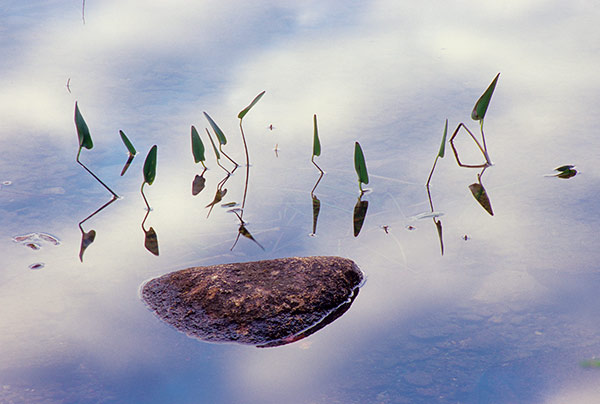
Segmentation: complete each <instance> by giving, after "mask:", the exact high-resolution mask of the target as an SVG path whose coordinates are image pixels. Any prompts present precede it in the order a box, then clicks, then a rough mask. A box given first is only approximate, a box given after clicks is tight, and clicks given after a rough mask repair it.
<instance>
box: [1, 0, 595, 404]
mask: <svg viewBox="0 0 600 404" xmlns="http://www.w3.org/2000/svg"><path fill="white" fill-rule="evenodd" d="M197 3H198V4H197V5H190V4H189V2H185V1H170V2H154V3H153V4H148V3H147V2H139V1H133V0H132V1H102V2H94V1H88V2H87V4H86V9H85V24H83V21H82V15H81V11H82V10H81V4H77V2H73V1H70V2H67V1H45V2H38V1H30V2H27V5H24V3H23V2H17V1H4V2H3V3H2V4H1V5H0V50H1V54H2V55H3V57H2V58H0V73H1V74H0V88H1V91H0V116H1V119H0V151H1V153H2V158H1V159H0V184H1V186H0V254H1V256H2V257H3V258H2V266H1V269H0V308H1V309H0V329H1V330H2V331H1V332H0V357H1V358H2V361H0V402H3V403H5V402H6V403H13V402H14V403H198V402H203V403H204V402H206V403H298V404H300V403H306V404H308V403H311V404H313V403H314V404H317V403H318V404H321V403H323V404H324V403H385V404H387V403H432V402H440V403H518V402H523V403H563V402H569V403H594V402H597V400H598V397H600V387H599V386H600V369H597V368H594V367H591V368H590V367H586V366H582V362H583V361H586V360H591V359H594V358H596V357H598V356H600V326H599V325H598V321H597V319H598V316H599V315H600V297H599V295H598V293H597V291H598V288H599V287H600V271H599V269H600V267H599V264H598V261H599V258H600V252H599V251H600V249H599V248H598V241H597V228H598V225H599V224H600V223H599V217H600V215H599V214H600V207H599V205H598V203H597V201H598V196H599V194H600V191H599V189H600V174H599V171H598V169H597V157H598V156H599V155H600V140H598V139H600V138H599V137H598V136H597V130H598V129H597V128H598V127H599V124H600V122H598V121H599V119H598V113H597V101H598V100H597V99H598V95H597V94H600V92H598V89H599V88H600V79H599V78H598V75H597V66H598V65H599V63H600V56H599V55H600V52H599V48H598V43H600V31H598V28H597V21H598V20H599V19H600V11H598V8H597V7H595V5H594V4H592V3H589V4H588V3H585V2H560V1H552V2H547V1H545V2H542V1H535V0H531V1H518V2H517V1H503V2H491V3H490V2H488V3H490V4H482V2H474V1H464V2H460V3H459V4H454V5H450V4H449V2H441V1H438V2H436V1H431V2H425V3H422V4H421V3H420V4H419V5H418V6H417V5H416V3H411V2H397V1H369V2H361V3H356V4H354V3H352V2H322V1H319V2H317V1H310V2H300V3H299V4H295V5H291V4H289V5H281V4H280V2H275V1H255V2H252V3H251V4H244V5H243V6H241V5H240V4H238V3H234V2H225V3H224V2H216V1H214V2H213V1H204V2H197ZM498 72H500V73H501V74H500V78H499V81H498V85H497V87H496V91H495V93H494V96H493V98H492V101H491V104H490V107H489V109H488V112H487V115H486V119H485V131H486V140H487V146H488V149H489V153H490V157H491V159H492V160H493V162H494V164H495V165H494V166H493V167H491V168H489V169H488V170H487V171H486V173H485V176H484V179H483V184H484V185H485V188H486V190H487V193H488V195H489V197H490V200H491V203H492V206H493V209H494V216H490V215H489V214H488V213H486V212H485V211H484V210H483V209H482V207H481V206H479V205H478V203H477V202H476V201H475V199H474V198H473V196H472V195H471V192H470V191H469V189H468V185H470V184H472V183H474V182H476V174H477V172H478V170H474V169H468V168H460V167H458V166H457V164H456V161H455V160H454V156H453V155H452V152H451V150H450V148H449V147H448V148H447V150H446V157H445V158H444V159H441V160H439V161H438V164H437V168H436V171H435V173H434V175H433V179H432V186H431V196H432V201H433V203H434V205H435V210H436V211H438V212H442V213H443V214H444V215H443V216H440V217H438V218H437V220H441V222H442V227H443V241H444V255H443V256H442V255H441V254H440V242H439V239H438V232H437V229H436V225H435V224H434V222H433V220H432V219H431V218H425V219H418V218H415V216H417V215H419V214H422V213H427V212H430V211H431V209H430V205H429V201H428V198H427V191H426V188H425V187H424V184H425V181H426V179H427V176H428V175H429V170H430V169H431V165H432V164H433V159H434V157H435V153H436V152H437V150H438V147H439V142H440V138H441V135H442V131H443V126H444V121H445V119H448V120H449V129H450V132H452V131H454V128H456V126H457V125H458V123H459V122H465V123H466V124H467V125H468V126H469V128H470V129H471V130H472V131H473V132H474V133H477V132H476V131H477V130H478V124H477V123H476V122H474V121H472V120H471V119H470V114H471V109H472V108H473V104H474V103H475V101H476V100H477V98H478V97H479V96H480V95H481V93H482V92H483V91H484V90H485V88H486V87H487V86H488V84H489V83H490V82H491V80H492V79H493V77H494V76H495V75H496V74H497V73H498ZM67 84H68V87H67ZM262 90H266V94H265V96H264V97H263V98H262V100H261V101H260V103H259V104H257V105H256V106H255V107H254V109H253V110H252V111H251V112H250V113H249V114H248V115H247V117H246V118H245V119H244V128H245V132H246V135H247V138H248V143H249V149H250V159H251V170H250V182H249V189H248V198H247V201H246V209H245V214H244V219H245V220H246V221H247V222H248V225H247V227H248V229H249V230H250V231H251V232H252V234H253V235H254V237H255V238H256V239H257V240H258V241H259V242H260V243H261V244H262V245H263V246H264V247H265V251H263V250H261V249H260V248H259V247H257V246H256V245H255V244H254V243H252V242H251V241H250V240H247V239H242V240H240V241H239V243H238V245H237V246H236V248H235V249H234V250H233V251H230V247H231V245H232V244H233V242H234V240H235V236H236V232H237V219H236V217H235V216H234V215H233V214H232V213H228V212H227V209H226V208H223V207H221V206H218V205H217V206H216V207H215V208H214V209H213V211H212V213H211V216H210V218H208V219H207V218H206V215H207V213H208V212H207V211H208V210H207V209H206V208H205V206H206V205H207V204H209V203H210V202H211V201H212V199H213V197H214V194H215V190H216V186H217V183H218V182H219V181H220V180H221V179H222V178H223V174H224V172H223V171H222V170H221V169H220V168H219V167H218V166H216V164H215V161H214V156H213V155H212V152H210V150H208V151H207V165H208V167H209V170H208V171H207V172H206V174H205V177H206V189H204V190H203V191H202V192H201V193H200V194H199V195H197V196H195V197H194V196H192V194H191V184H192V180H193V179H194V176H195V175H196V174H200V173H201V172H202V169H201V166H200V165H199V164H198V165H196V164H194V161H193V158H192V154H191V150H190V125H192V124H193V125H196V126H197V127H198V128H199V129H200V131H201V136H204V135H205V133H204V131H203V128H204V127H205V126H207V122H206V121H205V119H204V117H203V115H202V111H207V112H209V113H210V114H211V116H212V117H213V118H214V119H215V120H216V121H217V122H218V123H219V125H220V126H221V128H222V129H223V130H224V131H225V133H226V134H227V136H228V140H229V142H228V144H227V145H226V146H225V150H226V151H227V152H228V153H229V154H230V155H231V156H232V157H233V158H234V159H236V160H237V161H239V162H243V161H244V152H243V148H242V143H241V137H240V134H239V128H238V126H237V125H238V120H237V118H236V116H237V113H238V112H239V111H240V110H241V109H242V108H244V107H245V106H246V105H247V104H248V103H249V102H250V101H251V100H252V98H253V97H254V96H255V95H256V94H258V93H259V92H260V91H262ZM75 101H78V104H79V107H80V109H81V111H82V113H83V115H84V117H85V119H86V121H87V123H88V125H89V127H90V130H91V133H92V138H93V139H94V144H95V145H94V148H93V149H92V150H83V151H82V154H81V160H82V161H83V162H84V164H86V165H87V166H88V167H89V168H90V169H92V170H93V171H94V172H95V173H96V174H97V175H98V176H99V177H100V178H101V179H102V180H103V181H104V182H106V183H107V184H108V185H109V186H110V187H111V188H113V189H114V190H115V192H116V193H118V194H119V195H120V196H122V198H121V199H119V200H117V201H115V202H114V203H112V204H110V205H109V206H107V207H106V208H105V209H104V210H102V211H101V212H99V213H98V214H96V215H95V216H93V217H92V218H91V219H89V220H87V221H86V222H85V223H83V224H82V228H83V231H85V232H88V231H90V230H92V229H93V230H95V231H96V234H97V235H96V238H95V241H94V242H93V243H92V244H91V245H90V246H89V247H88V248H87V250H86V251H85V253H84V256H83V262H80V260H79V257H78V255H79V247H80V242H81V232H80V229H79V227H78V223H79V222H80V221H82V220H83V219H85V218H86V217H87V216H88V215H90V214H91V213H93V212H94V211H95V210H97V209H98V208H100V207H101V206H102V205H103V204H105V203H106V202H108V201H109V200H110V194H109V193H108V192H107V191H106V190H105V189H104V188H103V187H102V186H101V185H100V184H98V183H97V182H95V181H94V179H93V178H92V177H91V176H90V175H88V174H87V173H86V172H85V171H84V170H83V169H82V168H81V167H80V166H79V165H77V164H76V162H75V156H76V154H77V146H78V145H77V134H76V131H75V126H74V123H73V109H74V103H75ZM315 113H316V114H317V115H318V117H319V132H320V137H321V145H322V150H323V151H322V154H321V156H319V157H317V158H316V161H317V162H318V164H319V165H320V166H321V167H322V168H323V169H324V170H325V171H326V173H327V174H326V175H325V177H324V178H323V180H322V181H321V183H320V184H319V186H318V187H317V189H316V191H315V195H316V196H317V197H318V198H319V199H320V201H321V210H320V214H319V220H318V225H317V233H316V237H310V236H309V234H310V233H311V231H312V221H313V214H312V202H311V201H312V199H311V195H310V191H311V189H312V187H313V185H314V183H315V181H316V180H317V178H318V171H317V170H316V168H315V167H314V166H312V165H311V163H310V157H311V155H310V153H311V150H312V116H313V114H315ZM270 125H273V129H270V128H269V127H270ZM119 130H123V131H124V132H125V133H126V134H127V136H128V137H129V138H130V139H131V141H132V142H133V144H134V145H135V147H136V148H137V150H138V152H139V154H138V155H137V156H136V157H135V159H134V160H133V163H132V165H131V167H130V168H129V171H128V172H127V173H126V174H125V176H123V177H120V176H119V174H120V172H121V168H122V167H123V165H124V163H125V161H126V160H127V152H126V149H125V147H124V145H123V144H122V142H121V140H120V138H119V135H118V131H119ZM203 139H204V141H205V144H206V145H207V146H208V140H207V139H206V137H204V138H203ZM355 141H359V142H360V143H361V145H362V148H363V151H364V154H365V156H366V160H367V166H368V169H369V174H370V177H371V181H370V183H369V185H368V188H369V189H370V192H368V193H367V194H366V195H364V196H363V199H364V200H368V201H369V209H368V213H367V216H366V219H365V223H364V226H363V228H362V231H361V233H360V235H359V236H358V237H356V238H355V237H353V234H352V214H353V209H354V205H355V204H356V202H357V198H358V185H357V182H356V174H355V172H354V168H353V149H354V142H355ZM153 144H157V145H158V169H157V176H156V181H155V183H154V184H153V185H152V186H150V187H148V186H146V196H147V197H148V200H149V203H150V205H151V206H152V208H153V210H152V211H151V212H150V214H149V216H148V218H147V220H146V222H145V226H146V228H148V227H149V226H152V228H153V229H154V230H155V231H156V233H157V236H158V243H159V249H160V255H159V256H158V257H156V256H154V255H152V254H151V253H150V252H148V251H147V250H146V249H145V248H144V232H143V230H142V228H141V224H142V221H143V219H144V216H145V214H146V211H145V206H144V202H143V200H142V197H141V196H140V193H139V188H140V185H141V184H142V181H143V175H142V166H143V161H144V158H145V155H146V153H147V152H148V150H149V149H150V147H151V146H152V145H153ZM457 145H458V147H459V148H460V151H461V158H462V156H463V153H464V156H465V159H466V158H468V157H467V156H470V157H473V159H480V158H481V156H480V155H479V156H478V155H477V153H475V152H474V151H473V150H474V144H473V143H470V142H468V140H467V138H466V137H464V133H462V134H461V139H457ZM275 148H276V149H277V153H276V152H275V151H274V149H275ZM471 149H473V150H471ZM223 164H224V165H225V164H227V163H226V162H225V161H224V160H223ZM563 164H574V165H576V167H577V170H578V175H576V176H575V177H573V178H571V179H568V180H564V179H558V178H553V177H546V176H545V175H546V174H551V173H552V172H553V169H554V168H555V167H557V166H560V165H563ZM228 167H229V165H228ZM225 188H227V189H228V193H227V195H226V196H225V198H224V200H223V202H232V201H235V202H238V203H239V202H241V198H242V194H243V188H244V167H241V168H239V169H238V170H237V171H236V172H235V173H234V175H233V176H232V177H231V178H230V179H229V180H228V182H227V183H226V185H225ZM385 226H387V227H385ZM384 227H385V229H384ZM385 230H387V232H386V231H385ZM32 234H33V235H32ZM27 235H32V236H31V237H30V238H29V239H27V240H25V241H24V242H20V243H17V242H15V241H13V238H14V237H16V236H27ZM46 235H49V236H51V237H53V238H55V239H56V240H58V241H59V243H58V244H57V243H55V242H53V241H52V240H53V239H52V238H50V237H47V236H46ZM28 243H29V244H30V245H29V246H28V245H27V244H28ZM37 247H39V249H36V248H37ZM308 255H340V256H343V257H348V258H351V259H353V260H355V261H356V262H357V263H358V265H359V266H360V267H361V268H362V270H363V271H364V272H365V275H366V277H367V281H366V284H365V285H364V287H363V288H362V290H361V292H360V295H359V296H358V298H357V299H356V300H355V302H354V304H353V306H352V307H351V308H350V310H349V311H348V312H347V313H346V314H345V315H343V316H342V317H341V318H339V319H338V320H336V321H335V322H333V323H332V324H330V325H329V326H327V327H325V328H324V329H322V330H321V331H319V332H317V333H315V334H313V335H312V336H310V337H308V338H306V339H304V340H301V341H298V342H296V343H293V344H290V345H286V346H282V347H278V348H270V349H257V348H254V347H251V346H241V345H235V344H209V343H205V342H202V341H198V340H194V339H190V338H188V337H186V336H185V335H183V334H181V333H179V332H177V331H175V330H174V329H172V328H170V327H168V326H167V325H165V324H164V323H162V322H161V321H159V320H158V319H157V318H155V317H154V316H153V315H152V314H151V313H150V312H149V311H148V310H147V309H146V308H145V306H144V304H143V303H142V302H141V301H140V300H139V297H138V290H139V286H140V285H141V284H142V283H143V282H144V281H145V280H147V279H149V278H151V277H154V276H158V275H162V274H164V273H166V272H169V271H172V270H177V269H182V268H185V267H188V266H193V265H211V264H219V263H226V262H236V261H249V260H258V259H268V258H275V257H286V256H308ZM36 264H38V265H36ZM31 265H33V268H37V269H30V266H31Z"/></svg>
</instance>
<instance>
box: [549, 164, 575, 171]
mask: <svg viewBox="0 0 600 404" xmlns="http://www.w3.org/2000/svg"><path fill="white" fill-rule="evenodd" d="M574 168H575V166H574V165H573V164H565V165H564V166H560V167H556V168H555V169H554V171H563V172H564V171H569V170H572V169H574Z"/></svg>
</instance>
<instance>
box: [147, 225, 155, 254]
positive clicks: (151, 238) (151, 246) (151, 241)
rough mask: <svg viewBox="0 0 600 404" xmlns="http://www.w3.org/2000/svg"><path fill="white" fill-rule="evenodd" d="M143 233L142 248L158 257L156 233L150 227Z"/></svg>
mask: <svg viewBox="0 0 600 404" xmlns="http://www.w3.org/2000/svg"><path fill="white" fill-rule="evenodd" d="M145 233H146V238H145V240H144V247H146V249H147V250H148V251H150V252H151V253H152V254H154V255H156V256H158V237H157V236H156V232H155V231H154V229H153V228H152V227H150V228H149V229H148V230H147V231H145Z"/></svg>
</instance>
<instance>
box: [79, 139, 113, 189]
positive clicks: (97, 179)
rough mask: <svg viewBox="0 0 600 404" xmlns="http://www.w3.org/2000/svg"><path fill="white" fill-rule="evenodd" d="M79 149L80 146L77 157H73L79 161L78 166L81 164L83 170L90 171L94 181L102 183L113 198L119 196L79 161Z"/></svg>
mask: <svg viewBox="0 0 600 404" xmlns="http://www.w3.org/2000/svg"><path fill="white" fill-rule="evenodd" d="M81 149H82V148H81V147H80V148H79V151H78V152H77V158H76V159H75V160H76V161H77V163H79V165H80V166H82V167H83V168H85V171H87V172H88V173H90V175H91V176H92V177H94V178H95V179H96V181H98V182H99V183H100V184H102V185H103V186H104V188H106V189H107V190H108V192H110V193H111V194H112V195H113V196H114V197H115V198H118V197H119V195H117V194H115V193H114V192H113V190H112V189H110V188H109V187H108V185H106V184H105V183H104V182H102V180H101V179H100V178H98V177H97V176H96V174H94V173H93V172H92V171H91V170H90V169H89V168H87V167H86V166H85V165H84V164H83V163H82V162H81V161H79V155H80V154H81Z"/></svg>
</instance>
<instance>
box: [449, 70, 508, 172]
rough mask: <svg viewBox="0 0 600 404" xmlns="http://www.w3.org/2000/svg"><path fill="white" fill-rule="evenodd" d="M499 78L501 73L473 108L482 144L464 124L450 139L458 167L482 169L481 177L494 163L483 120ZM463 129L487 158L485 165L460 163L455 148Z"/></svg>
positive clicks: (472, 116)
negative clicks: (455, 140) (489, 151)
mask: <svg viewBox="0 0 600 404" xmlns="http://www.w3.org/2000/svg"><path fill="white" fill-rule="evenodd" d="M498 77H500V73H498V74H497V75H496V77H495V78H494V80H493V81H492V83H491V84H490V85H489V86H488V88H487V89H486V90H485V92H484V93H483V94H482V95H481V97H479V99H478V100H477V102H476V103H475V106H474V107H473V111H472V112H471V118H472V119H473V120H476V121H479V124H480V131H481V141H482V143H479V141H478V140H477V137H476V136H475V135H474V134H473V133H472V132H471V131H470V130H469V128H468V127H467V126H466V125H465V124H464V123H462V122H461V123H459V124H458V126H457V127H456V130H455V131H454V133H453V134H452V136H451V137H450V146H452V151H453V152H454V157H455V158H456V162H457V163H458V165H459V166H460V167H467V168H482V171H481V173H480V174H479V177H481V176H482V175H483V173H484V172H485V170H486V169H487V168H488V167H490V166H492V161H491V159H490V156H489V154H488V149H487V144H486V141H485V133H484V131H483V120H484V118H485V114H486V112H487V109H488V106H489V103H490V100H491V98H492V94H493V93H494V89H495V88H496V83H497V82H498ZM461 128H464V129H465V130H466V131H467V133H468V134H469V135H470V136H471V138H472V139H473V141H474V142H475V144H476V145H477V147H478V148H479V150H480V151H481V153H482V154H483V157H484V158H485V162H484V163H483V164H463V163H462V162H461V161H460V158H459V157H458V151H457V149H456V147H455V146H454V139H455V138H456V136H457V135H458V133H459V131H460V129H461Z"/></svg>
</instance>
